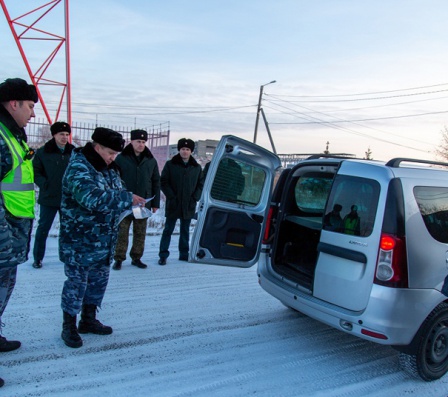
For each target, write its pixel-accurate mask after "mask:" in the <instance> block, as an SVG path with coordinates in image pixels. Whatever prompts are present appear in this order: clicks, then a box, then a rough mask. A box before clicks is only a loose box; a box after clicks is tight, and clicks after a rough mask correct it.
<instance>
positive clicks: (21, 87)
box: [0, 78, 39, 103]
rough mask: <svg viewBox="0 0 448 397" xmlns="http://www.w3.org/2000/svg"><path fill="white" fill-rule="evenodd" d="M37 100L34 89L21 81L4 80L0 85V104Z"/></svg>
mask: <svg viewBox="0 0 448 397" xmlns="http://www.w3.org/2000/svg"><path fill="white" fill-rule="evenodd" d="M38 100H39V98H38V96H37V90H36V87H35V86H34V85H32V84H28V83H27V82H26V81H25V80H23V79H19V78H16V79H6V80H5V81H4V82H3V83H1V84H0V102H8V101H33V102H34V103H36V102H37V101H38Z"/></svg>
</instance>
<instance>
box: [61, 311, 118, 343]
mask: <svg viewBox="0 0 448 397" xmlns="http://www.w3.org/2000/svg"><path fill="white" fill-rule="evenodd" d="M63 314H64V322H63V324H62V334H61V337H62V340H63V341H64V342H65V344H66V345H67V346H68V347H73V348H78V347H81V346H82V339H81V337H80V336H79V334H87V333H91V334H97V335H109V334H111V333H112V328H111V327H108V326H107V325H103V324H101V323H100V322H99V321H98V320H97V319H96V318H95V315H96V306H95V305H83V307H82V312H81V320H80V321H79V325H78V327H76V316H70V314H68V313H66V312H63Z"/></svg>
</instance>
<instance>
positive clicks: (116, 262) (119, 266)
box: [112, 260, 122, 270]
mask: <svg viewBox="0 0 448 397" xmlns="http://www.w3.org/2000/svg"><path fill="white" fill-rule="evenodd" d="M121 264H122V261H119V260H116V261H115V262H114V265H113V266H112V269H114V270H121Z"/></svg>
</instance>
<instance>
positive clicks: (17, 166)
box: [0, 78, 38, 387]
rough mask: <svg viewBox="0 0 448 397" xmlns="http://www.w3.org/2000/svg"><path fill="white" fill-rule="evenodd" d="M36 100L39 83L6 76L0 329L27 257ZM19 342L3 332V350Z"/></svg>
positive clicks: (1, 100)
mask: <svg viewBox="0 0 448 397" xmlns="http://www.w3.org/2000/svg"><path fill="white" fill-rule="evenodd" d="M37 101H38V96H37V90H36V87H35V86H34V85H32V84H28V83H27V82H26V81H25V80H22V79H19V78H13V79H6V80H5V81H4V82H3V83H1V84H0V192H1V194H0V331H1V325H2V324H3V323H2V315H3V312H4V310H5V308H6V305H7V304H8V301H9V298H10V296H11V294H12V291H13V289H14V286H15V283H16V275H17V265H19V264H21V263H23V262H26V261H27V260H28V252H29V247H30V236H31V225H32V222H33V218H34V203H35V195H34V174H33V164H32V162H31V158H32V154H33V151H32V150H30V148H29V147H28V145H27V143H26V142H27V136H26V133H25V128H24V127H25V126H26V125H27V124H28V122H29V121H30V119H31V118H32V117H35V114H34V104H35V103H36V102H37ZM20 345H21V343H20V342H19V341H8V340H6V338H5V337H4V336H2V335H0V352H8V351H11V350H16V349H18V348H19V347H20ZM3 385H4V381H3V379H1V378H0V387H1V386H3Z"/></svg>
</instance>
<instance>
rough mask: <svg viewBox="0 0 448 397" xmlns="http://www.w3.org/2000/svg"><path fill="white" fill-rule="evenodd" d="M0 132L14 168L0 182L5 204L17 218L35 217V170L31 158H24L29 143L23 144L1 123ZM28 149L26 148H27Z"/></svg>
mask: <svg viewBox="0 0 448 397" xmlns="http://www.w3.org/2000/svg"><path fill="white" fill-rule="evenodd" d="M0 134H1V136H2V137H3V139H4V140H5V143H6V144H7V145H8V148H9V151H10V152H11V157H12V169H11V171H9V172H8V173H7V174H6V175H5V177H4V178H3V180H2V181H1V183H0V191H1V193H2V196H3V204H4V206H5V207H6V209H7V210H8V211H9V212H10V213H11V214H12V215H14V216H16V217H17V218H31V219H32V218H34V205H35V201H36V197H35V193H34V170H33V163H32V162H31V160H24V158H25V156H26V154H27V151H28V149H29V148H28V145H27V144H26V143H25V142H24V143H23V146H22V145H20V143H19V142H18V141H17V139H16V138H15V137H14V135H13V134H12V133H11V132H10V131H9V130H8V129H7V128H5V126H3V125H2V124H1V123H0ZM25 149H26V150H25Z"/></svg>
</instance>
